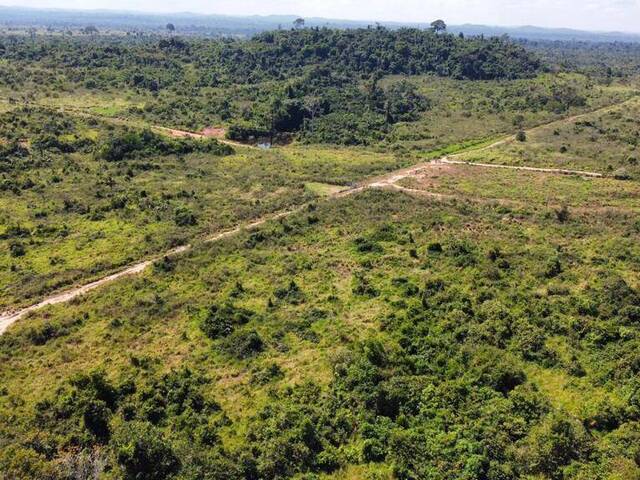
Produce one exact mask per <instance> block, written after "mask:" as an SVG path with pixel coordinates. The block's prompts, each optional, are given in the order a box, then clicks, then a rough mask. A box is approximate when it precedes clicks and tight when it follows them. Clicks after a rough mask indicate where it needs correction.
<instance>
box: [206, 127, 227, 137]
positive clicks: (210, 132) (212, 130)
mask: <svg viewBox="0 0 640 480" xmlns="http://www.w3.org/2000/svg"><path fill="white" fill-rule="evenodd" d="M226 134H227V130H226V129H224V128H222V127H207V128H205V129H204V130H202V135H204V136H205V137H213V138H224V136H225V135H226Z"/></svg>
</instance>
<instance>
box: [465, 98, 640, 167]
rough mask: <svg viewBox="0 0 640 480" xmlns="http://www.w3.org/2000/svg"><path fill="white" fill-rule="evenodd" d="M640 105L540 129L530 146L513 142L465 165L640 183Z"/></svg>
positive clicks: (473, 156) (471, 157)
mask: <svg viewBox="0 0 640 480" xmlns="http://www.w3.org/2000/svg"><path fill="white" fill-rule="evenodd" d="M639 115H640V100H638V99H636V98H634V99H632V100H630V101H628V102H625V103H623V104H622V105H619V106H614V107H612V108H610V109H605V110H602V111H599V112H595V113H593V114H591V115H586V116H582V117H579V118H578V119H575V120H573V121H568V122H560V123H558V124H555V125H549V126H546V127H541V128H539V129H537V130H535V131H534V132H531V133H530V134H528V135H527V139H526V142H517V141H512V142H509V143H507V144H505V145H503V146H500V147H499V148H495V149H492V150H491V151H483V152H478V153H473V152H471V153H468V154H466V155H464V156H463V157H462V159H464V160H467V161H472V162H487V163H501V164H508V165H526V166H541V167H556V168H572V169H581V170H590V171H594V172H601V173H606V174H608V175H613V176H617V177H619V178H627V177H629V178H635V179H637V178H640V177H639V176H638V175H640V166H639V165H640V150H639V146H638V145H639V142H640V120H639Z"/></svg>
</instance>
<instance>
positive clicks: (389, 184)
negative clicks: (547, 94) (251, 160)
mask: <svg viewBox="0 0 640 480" xmlns="http://www.w3.org/2000/svg"><path fill="white" fill-rule="evenodd" d="M624 103H627V101H625V102H622V103H620V104H618V105H617V106H619V105H623V104H624ZM614 107H615V105H614V106H608V107H605V108H602V109H599V110H596V111H592V112H587V113H584V114H581V115H576V116H573V117H570V118H567V119H564V120H555V121H553V122H551V123H548V124H546V125H541V126H537V127H534V128H533V129H531V130H529V132H531V131H533V130H537V129H539V128H543V127H545V126H551V125H554V124H557V123H561V122H569V123H570V122H573V121H575V120H577V119H578V118H582V117H584V116H586V115H590V114H593V113H595V112H598V111H605V110H609V109H611V108H614ZM153 128H154V129H157V130H160V131H163V132H165V133H168V134H170V135H173V136H177V137H180V136H182V137H185V136H188V137H192V138H204V135H203V134H200V133H194V132H186V131H183V130H175V129H170V128H166V127H153ZM512 139H513V136H509V137H506V138H504V139H502V140H499V141H497V142H495V143H492V144H491V145H488V146H484V147H480V148H478V149H477V151H481V150H487V149H490V148H495V147H497V146H500V145H503V144H505V143H507V142H509V141H511V140H512ZM224 143H228V144H231V145H235V146H242V147H249V148H256V147H252V146H247V145H243V144H236V142H229V141H226V140H225V141H224ZM455 156H456V155H451V156H445V157H443V158H440V159H437V160H432V161H430V162H425V163H421V164H418V165H414V166H412V167H409V168H404V169H401V170H397V171H394V172H391V173H388V174H386V175H383V176H380V177H377V178H373V179H369V180H367V181H364V182H363V183H362V184H360V185H359V186H356V187H354V188H350V189H347V190H344V191H341V192H338V193H335V194H333V195H330V196H329V197H328V199H335V198H341V197H345V196H348V195H353V194H355V193H358V192H362V191H364V190H366V189H369V188H392V189H395V190H398V191H404V192H407V193H413V194H416V195H418V194H419V195H421V196H428V197H430V198H434V199H440V200H447V199H456V198H457V197H456V196H453V195H444V194H438V193H434V192H428V191H421V190H416V191H412V189H409V188H406V187H402V186H399V185H397V183H398V182H399V181H400V180H402V179H405V178H408V177H411V176H415V175H417V174H419V173H420V172H421V171H424V170H425V169H427V168H430V167H433V166H434V165H441V164H451V165H469V166H472V167H482V168H499V169H511V170H521V171H528V172H540V173H552V174H560V175H578V176H585V177H594V178H600V177H602V176H603V175H602V174H600V173H596V172H585V171H579V170H564V169H554V168H536V167H522V166H510V165H499V164H486V163H469V162H464V161H461V160H452V157H455ZM304 207H305V205H301V206H299V207H297V208H294V209H291V210H287V211H284V212H279V213H274V214H271V215H267V216H264V217H262V218H260V219H257V220H255V221H253V222H251V223H248V224H243V225H240V226H238V227H236V228H233V229H231V230H226V231H224V232H221V233H217V234H215V235H213V236H210V237H207V238H205V239H204V243H211V242H216V241H219V240H222V239H224V238H228V237H231V236H233V235H236V234H238V233H240V232H242V231H246V230H253V229H255V228H258V227H260V226H261V225H263V224H265V223H267V222H269V221H273V220H278V219H280V218H284V217H287V216H290V215H292V214H294V213H296V212H299V211H301V210H302V209H303V208H304ZM191 249H192V245H184V246H181V247H178V248H175V249H173V250H170V251H168V252H165V253H164V254H162V255H158V256H156V257H153V258H150V259H147V260H144V261H140V262H139V263H136V264H134V265H131V266H129V267H127V268H125V269H123V270H121V271H119V272H116V273H113V274H110V275H108V276H105V277H103V278H101V279H98V280H95V281H93V282H90V283H87V284H84V285H80V286H76V287H73V288H70V289H68V290H66V291H62V292H59V293H56V294H53V295H51V296H49V297H47V298H45V299H44V300H42V301H40V302H38V303H36V304H34V305H31V306H29V307H25V308H21V309H13V310H9V311H6V312H4V313H2V314H0V335H2V334H4V332H6V330H7V329H8V328H9V327H10V326H11V325H13V324H14V323H15V322H17V321H18V320H20V319H21V318H23V317H25V316H26V315H27V314H29V313H31V312H34V311H37V310H40V309H41V308H44V307H47V306H49V305H56V304H60V303H65V302H68V301H70V300H73V299H74V298H77V297H80V296H82V295H84V294H86V293H88V292H90V291H92V290H95V289H97V288H99V287H101V286H103V285H106V284H108V283H111V282H114V281H116V280H118V279H121V278H124V277H128V276H132V275H136V274H139V273H141V272H143V271H144V270H146V269H147V268H148V267H149V266H151V265H152V264H153V263H154V262H155V261H157V260H159V259H161V258H163V257H167V256H169V257H170V256H175V255H179V254H181V253H184V252H187V251H189V250H191Z"/></svg>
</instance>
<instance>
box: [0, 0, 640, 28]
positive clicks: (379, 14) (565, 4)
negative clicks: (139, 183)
mask: <svg viewBox="0 0 640 480" xmlns="http://www.w3.org/2000/svg"><path fill="white" fill-rule="evenodd" d="M0 1H1V0H0ZM5 1H6V0H5ZM9 1H11V0H9ZM14 1H17V2H18V4H19V5H22V6H37V7H58V8H85V9H87V8H107V9H125V10H142V11H157V12H173V11H176V10H180V11H192V12H199V13H220V14H232V15H253V14H258V15H269V14H294V15H303V16H307V17H308V16H320V17H329V18H341V19H358V20H371V21H375V20H380V21H383V20H397V21H430V20H432V19H434V18H443V19H445V20H446V21H448V22H449V23H456V24H459V23H478V24H488V25H539V26H550V27H573V28H583V29H590V30H624V31H639V30H640V0H391V1H390V0H323V1H319V0H234V1H230V0H182V1H181V2H179V3H178V2H175V0H14Z"/></svg>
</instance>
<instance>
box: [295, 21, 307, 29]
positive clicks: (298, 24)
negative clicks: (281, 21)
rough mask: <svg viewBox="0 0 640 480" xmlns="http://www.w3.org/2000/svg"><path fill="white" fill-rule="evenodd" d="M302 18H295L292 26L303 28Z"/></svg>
mask: <svg viewBox="0 0 640 480" xmlns="http://www.w3.org/2000/svg"><path fill="white" fill-rule="evenodd" d="M304 24H305V21H304V18H296V20H295V21H294V22H293V26H294V28H297V29H300V28H304Z"/></svg>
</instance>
